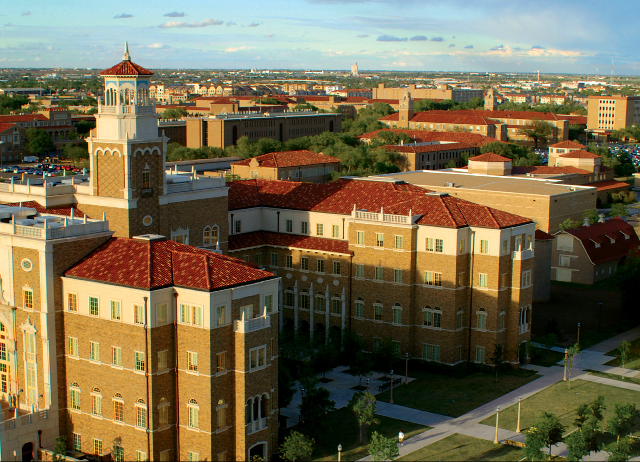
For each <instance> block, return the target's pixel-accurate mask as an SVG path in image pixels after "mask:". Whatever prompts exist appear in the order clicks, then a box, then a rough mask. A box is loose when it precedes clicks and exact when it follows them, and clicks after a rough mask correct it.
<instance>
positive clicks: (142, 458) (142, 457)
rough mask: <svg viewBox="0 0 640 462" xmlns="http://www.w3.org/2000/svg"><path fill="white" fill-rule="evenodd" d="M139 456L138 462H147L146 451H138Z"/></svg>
mask: <svg viewBox="0 0 640 462" xmlns="http://www.w3.org/2000/svg"><path fill="white" fill-rule="evenodd" d="M136 452H137V454H138V462H145V461H147V460H149V459H147V453H146V452H144V451H136Z"/></svg>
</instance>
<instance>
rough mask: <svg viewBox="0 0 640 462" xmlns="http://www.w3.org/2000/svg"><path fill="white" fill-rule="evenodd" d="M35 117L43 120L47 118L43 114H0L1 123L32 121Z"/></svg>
mask: <svg viewBox="0 0 640 462" xmlns="http://www.w3.org/2000/svg"><path fill="white" fill-rule="evenodd" d="M36 119H37V120H39V121H43V122H44V121H45V120H49V119H48V118H47V116H45V115H44V114H16V115H0V122H2V123H14V122H33V121H34V120H36Z"/></svg>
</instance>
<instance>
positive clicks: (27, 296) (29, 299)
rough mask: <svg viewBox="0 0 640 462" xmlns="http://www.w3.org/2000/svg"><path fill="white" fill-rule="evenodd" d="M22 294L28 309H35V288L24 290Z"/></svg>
mask: <svg viewBox="0 0 640 462" xmlns="http://www.w3.org/2000/svg"><path fill="white" fill-rule="evenodd" d="M22 296H23V299H24V307H25V309H27V310H32V309H33V290H26V289H25V290H23V291H22Z"/></svg>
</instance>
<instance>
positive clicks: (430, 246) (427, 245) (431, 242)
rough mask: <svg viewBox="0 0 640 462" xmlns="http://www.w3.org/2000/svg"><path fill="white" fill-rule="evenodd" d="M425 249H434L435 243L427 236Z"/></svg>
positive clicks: (430, 250) (428, 250)
mask: <svg viewBox="0 0 640 462" xmlns="http://www.w3.org/2000/svg"><path fill="white" fill-rule="evenodd" d="M425 249H426V250H427V252H433V251H434V250H435V245H434V242H433V238H432V237H428V238H427V242H426V244H425Z"/></svg>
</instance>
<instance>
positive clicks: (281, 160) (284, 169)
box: [231, 149, 340, 183]
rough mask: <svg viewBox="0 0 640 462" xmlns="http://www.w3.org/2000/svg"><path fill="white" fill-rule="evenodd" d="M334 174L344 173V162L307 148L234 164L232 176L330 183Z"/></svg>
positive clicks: (271, 154)
mask: <svg viewBox="0 0 640 462" xmlns="http://www.w3.org/2000/svg"><path fill="white" fill-rule="evenodd" d="M334 171H340V159H338V158H337V157H331V156H325V155H324V154H322V153H321V152H312V151H307V150H306V149H303V150H300V151H284V152H270V153H268V154H263V155H261V156H257V157H252V158H251V159H245V160H241V161H238V162H234V163H233V164H231V173H232V174H234V175H239V176H240V178H243V179H248V178H262V179H265V180H297V181H306V182H311V183H326V182H327V181H329V180H330V179H331V172H334Z"/></svg>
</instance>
